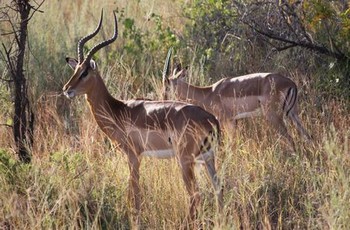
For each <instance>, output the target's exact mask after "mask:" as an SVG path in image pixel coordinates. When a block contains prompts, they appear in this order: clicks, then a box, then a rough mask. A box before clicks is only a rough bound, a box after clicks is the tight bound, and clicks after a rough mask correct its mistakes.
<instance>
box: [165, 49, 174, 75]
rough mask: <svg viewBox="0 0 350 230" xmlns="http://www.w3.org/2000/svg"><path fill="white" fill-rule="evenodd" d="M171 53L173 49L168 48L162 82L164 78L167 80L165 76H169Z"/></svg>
mask: <svg viewBox="0 0 350 230" xmlns="http://www.w3.org/2000/svg"><path fill="white" fill-rule="evenodd" d="M172 52H173V48H170V49H169V50H168V55H167V56H166V59H165V63H164V68H163V81H164V80H165V78H167V75H168V74H169V65H170V57H171V53H172Z"/></svg>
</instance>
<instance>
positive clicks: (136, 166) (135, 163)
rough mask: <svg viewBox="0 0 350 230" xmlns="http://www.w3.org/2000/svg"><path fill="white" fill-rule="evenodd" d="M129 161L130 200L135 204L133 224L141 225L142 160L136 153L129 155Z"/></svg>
mask: <svg viewBox="0 0 350 230" xmlns="http://www.w3.org/2000/svg"><path fill="white" fill-rule="evenodd" d="M128 161H129V162H128V163H129V170H130V177H129V202H131V204H133V212H132V215H133V217H132V222H133V223H132V224H136V226H137V227H138V226H140V213H141V193H140V183H139V180H140V172H139V170H140V160H139V159H138V157H137V156H136V155H135V154H134V153H130V154H129V155H128Z"/></svg>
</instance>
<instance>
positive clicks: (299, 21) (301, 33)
mask: <svg viewBox="0 0 350 230" xmlns="http://www.w3.org/2000/svg"><path fill="white" fill-rule="evenodd" d="M349 14H350V9H349V6H348V4H347V3H346V2H344V1H328V0H311V1H287V0H282V1H257V0H253V1H224V0H222V1H210V0H197V1H193V2H192V4H191V6H190V7H187V8H185V15H186V16H187V17H188V18H189V19H190V23H189V26H188V27H186V31H185V33H186V36H187V40H188V41H190V42H189V43H190V44H192V46H193V44H198V46H199V47H200V49H198V51H199V55H202V56H204V57H205V58H206V60H208V61H209V62H208V64H209V65H208V66H209V70H210V71H209V74H213V73H214V74H215V73H216V74H217V73H219V74H220V71H223V70H224V69H225V67H226V68H227V69H228V70H227V71H225V70H224V74H225V75H227V74H230V75H233V74H236V73H240V72H243V73H249V72H252V70H253V71H254V70H255V69H258V70H259V69H261V68H262V69H263V70H264V71H276V70H275V69H278V68H280V67H279V66H280V65H282V66H289V67H290V66H291V64H292V63H295V64H294V66H295V68H300V67H302V68H304V69H309V68H310V63H315V64H316V66H315V67H314V69H316V70H319V72H318V74H319V77H318V78H316V79H315V80H316V81H317V82H318V86H319V87H320V90H321V91H325V92H326V94H327V95H328V96H335V97H341V98H347V99H348V98H350V90H349V88H350V78H349V76H350V74H349V73H350V69H349V68H350V43H349V37H350V27H349V23H350V15H349ZM266 43H267V44H268V45H269V46H270V47H269V46H266ZM271 46H272V47H273V49H271ZM291 48H293V49H294V50H293V49H291ZM302 49H305V50H306V51H311V52H309V53H306V52H304V51H301V50H302ZM276 51H277V52H279V53H281V52H284V53H287V55H284V56H285V58H284V59H281V58H279V57H281V56H283V54H279V53H277V52H276ZM298 53H302V55H300V54H298ZM257 60H258V61H257ZM262 60H266V63H265V62H263V61H262ZM277 60H278V62H279V64H278V63H276V61H277ZM300 65H301V66H300ZM217 66H219V68H217ZM242 66H243V67H242ZM244 66H245V67H244ZM329 67H331V68H329ZM259 71H261V70H259ZM321 73H322V74H321ZM324 73H326V74H324ZM334 79H337V81H334Z"/></svg>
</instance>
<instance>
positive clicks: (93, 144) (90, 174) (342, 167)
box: [0, 0, 350, 229]
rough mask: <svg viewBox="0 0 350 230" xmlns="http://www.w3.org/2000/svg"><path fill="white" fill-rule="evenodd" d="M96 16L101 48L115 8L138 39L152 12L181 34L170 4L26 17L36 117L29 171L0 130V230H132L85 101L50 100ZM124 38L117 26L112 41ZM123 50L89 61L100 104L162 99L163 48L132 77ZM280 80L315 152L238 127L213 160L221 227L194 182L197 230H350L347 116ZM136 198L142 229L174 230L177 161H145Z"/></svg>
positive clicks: (308, 89) (257, 126) (257, 127)
mask: <svg viewBox="0 0 350 230" xmlns="http://www.w3.org/2000/svg"><path fill="white" fill-rule="evenodd" d="M101 7H103V8H104V9H105V21H104V24H103V36H109V34H111V33H112V30H111V25H112V24H111V23H112V20H111V9H116V8H117V7H119V9H122V8H125V15H126V16H125V17H130V18H134V19H135V22H136V23H137V25H138V26H139V27H140V28H142V29H143V30H145V31H147V30H150V31H154V30H155V29H154V28H155V27H154V26H155V25H154V23H153V22H149V23H148V21H147V20H146V19H147V15H149V13H152V12H155V13H157V14H162V16H163V20H164V23H165V24H167V25H170V26H171V27H172V28H175V29H176V30H179V31H180V32H181V31H182V29H183V23H182V22H183V19H182V18H181V17H179V11H180V9H181V8H180V5H179V3H177V2H176V1H158V0H155V1H153V2H152V3H149V4H148V1H147V2H146V1H140V3H138V1H132V2H131V3H128V1H121V2H118V5H117V4H116V3H115V2H114V1H104V3H100V1H77V2H76V3H75V2H74V3H71V1H50V2H47V3H45V4H44V6H43V8H42V10H43V11H44V13H42V14H40V13H37V14H36V15H35V16H34V18H33V21H31V25H32V26H31V30H30V33H29V35H30V36H31V40H30V42H29V46H30V49H31V54H32V55H33V56H32V57H30V58H29V62H28V67H29V68H28V69H29V71H30V73H31V74H30V78H29V80H30V87H31V88H30V89H31V91H32V92H31V93H32V94H33V98H34V99H33V101H34V106H35V111H36V117H37V119H36V129H35V144H34V147H33V150H32V154H33V162H32V164H30V165H21V164H19V163H18V162H17V159H16V157H15V154H14V151H13V146H14V145H13V143H12V133H11V129H9V128H6V127H1V128H0V184H1V186H0V228H2V227H4V228H5V227H11V228H13V229H82V228H84V229H130V228H131V224H130V217H131V210H132V208H131V205H130V204H129V202H128V199H127V194H128V176H129V171H128V166H127V161H126V157H125V155H124V154H123V153H121V152H119V150H117V149H116V148H115V147H113V146H112V145H111V143H110V141H109V140H108V139H107V138H106V137H105V136H104V135H103V133H102V132H101V131H100V130H99V128H98V127H97V124H96V123H95V121H94V120H93V117H92V116H91V114H90V111H89V109H88V106H87V104H86V102H85V100H84V98H79V99H76V100H74V101H68V100H66V99H65V98H63V97H62V96H58V95H59V94H60V91H61V88H62V86H63V84H64V83H65V82H66V81H67V79H68V78H69V77H70V75H71V74H72V71H71V70H70V69H69V67H68V66H67V65H66V63H65V61H64V58H65V56H66V55H69V56H75V55H76V53H75V52H76V42H77V40H78V39H79V37H81V36H82V35H84V34H86V33H87V32H88V31H90V30H92V29H94V27H95V24H96V22H97V20H98V19H97V18H98V16H99V13H100V8H101ZM57 9H60V10H57ZM169 9H172V10H169ZM152 10H153V11H152ZM108 16H110V17H108ZM43 19H45V20H43ZM152 23H153V24H152ZM39 25H40V26H39ZM123 30H124V28H123V27H122V25H120V31H121V34H122V32H123ZM101 38H102V37H101V36H100V37H98V38H96V39H95V40H94V41H93V42H91V44H92V43H94V42H97V40H100V39H101ZM147 38H149V37H147ZM128 41H129V40H128V39H126V38H123V37H122V36H121V37H120V38H118V40H117V41H116V42H115V43H114V44H113V45H111V46H110V47H109V48H108V49H106V51H107V52H106V51H101V52H100V53H99V54H98V55H97V61H98V65H99V68H100V71H101V73H102V75H103V78H104V80H105V82H106V84H107V86H108V88H109V90H110V92H111V93H112V94H113V95H114V96H115V97H117V98H120V99H131V98H135V97H149V98H153V99H157V98H160V97H161V78H160V72H161V69H162V65H163V62H164V59H165V55H166V52H167V49H168V47H166V46H164V47H162V49H160V50H158V51H157V52H154V55H155V56H154V57H153V54H152V55H150V54H146V53H141V54H140V55H139V56H140V57H139V58H140V59H139V60H138V62H140V63H138V64H137V67H138V69H137V71H136V70H135V69H136V68H134V67H135V66H136V64H135V63H134V62H131V61H130V59H132V58H131V57H132V56H131V54H130V55H129V54H128V53H127V52H125V51H124V50H123V45H124V44H126V43H127V42H128ZM91 44H90V43H89V45H91ZM119 52H120V53H119ZM109 53H113V55H112V56H109ZM179 55H180V54H179ZM163 56H164V57H163ZM150 57H152V58H150ZM194 60H195V59H194V58H193V61H192V62H191V69H190V71H191V76H192V78H193V79H191V80H193V82H198V83H200V84H206V83H208V82H210V81H211V80H213V79H203V77H205V74H204V73H203V66H201V64H200V63H196V62H195V61H194ZM286 65H288V63H287V64H286ZM202 73H203V74H202ZM288 73H289V75H290V76H292V77H293V79H294V80H296V81H297V83H298V85H299V86H300V92H301V97H300V100H299V101H300V111H301V112H300V115H301V117H302V121H303V123H304V124H305V126H306V127H307V129H308V130H310V131H311V132H312V135H313V137H314V142H312V143H306V142H304V141H303V140H302V139H301V138H299V137H298V135H296V133H293V136H294V137H295V140H296V143H297V146H298V147H297V153H296V154H291V153H290V151H287V150H286V149H288V148H287V147H286V146H285V145H284V144H283V141H281V140H279V139H278V136H277V135H276V134H275V133H274V132H273V131H271V130H270V129H269V128H268V127H267V125H266V124H265V122H264V120H263V119H261V118H257V119H254V120H244V121H240V122H239V124H238V127H237V130H235V132H234V133H229V134H225V135H224V136H223V146H221V149H220V151H219V152H218V153H217V166H218V171H219V175H220V177H221V178H222V181H223V186H224V205H225V206H224V210H223V214H222V215H220V214H218V213H217V212H216V209H215V202H214V196H213V191H212V189H211V186H210V184H209V182H208V179H207V178H206V176H205V175H203V173H198V174H197V176H198V178H199V185H200V190H201V194H202V206H201V207H200V210H199V217H198V219H199V222H200V223H201V224H202V226H203V228H204V229H236V228H240V227H242V228H243V229H257V228H263V229H269V228H273V229H276V228H277V229H348V228H349V227H350V218H349V217H350V216H349V213H350V204H349V200H350V188H349V186H350V155H349V153H350V151H349V145H350V144H349V137H350V131H349V130H350V129H349V124H350V121H349V115H348V111H347V110H346V109H345V105H346V104H345V102H344V103H342V102H337V101H333V100H324V101H319V100H318V95H319V92H318V91H317V89H316V88H315V87H314V85H313V82H312V81H307V80H305V79H309V78H310V76H312V75H313V73H303V74H301V73H300V71H298V70H289V71H288ZM198 76H200V77H198ZM1 91H4V92H5V91H6V90H5V89H3V88H1ZM306 93H307V94H306ZM2 95H4V94H2ZM1 101H4V104H3V105H4V108H5V109H4V110H2V111H1V113H0V119H1V123H6V122H4V121H6V120H7V119H8V116H9V115H8V113H9V111H11V107H10V105H11V103H10V102H9V101H6V100H5V99H3V98H1ZM291 129H292V130H293V132H294V131H295V130H294V128H291ZM9 140H10V141H9ZM141 188H142V190H141V191H142V199H143V202H142V221H141V222H142V228H144V229H178V228H179V227H180V226H181V224H182V222H183V221H184V219H185V217H186V214H187V207H188V202H189V201H188V196H187V193H186V190H185V188H184V185H183V182H182V179H181V176H180V169H179V167H178V165H177V164H176V161H175V160H154V159H143V161H142V165H141Z"/></svg>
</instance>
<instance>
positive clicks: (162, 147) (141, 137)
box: [127, 127, 175, 159]
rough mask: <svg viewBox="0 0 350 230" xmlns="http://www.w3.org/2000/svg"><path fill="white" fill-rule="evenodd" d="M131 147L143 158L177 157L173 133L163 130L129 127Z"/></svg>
mask: <svg viewBox="0 0 350 230" xmlns="http://www.w3.org/2000/svg"><path fill="white" fill-rule="evenodd" d="M127 133H128V138H129V140H130V142H131V143H130V145H133V146H135V149H136V150H137V152H138V153H139V154H140V155H141V156H147V157H155V158H160V159H167V158H171V157H174V156H175V151H174V148H173V142H174V140H173V136H174V135H172V134H171V132H167V131H163V130H151V129H138V128H136V127H129V128H128V129H127Z"/></svg>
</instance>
